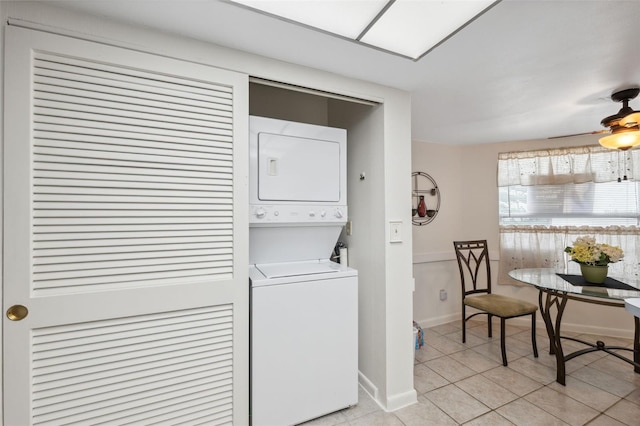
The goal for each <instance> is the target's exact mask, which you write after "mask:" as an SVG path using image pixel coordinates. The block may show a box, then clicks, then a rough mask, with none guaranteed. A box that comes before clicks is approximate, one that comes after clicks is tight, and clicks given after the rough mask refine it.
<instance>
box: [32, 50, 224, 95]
mask: <svg viewBox="0 0 640 426" xmlns="http://www.w3.org/2000/svg"><path fill="white" fill-rule="evenodd" d="M56 72H59V77H61V78H62V79H63V80H74V81H76V80H81V79H83V78H84V79H87V80H89V81H91V79H95V80H98V81H104V82H106V83H108V84H109V83H110V84H123V85H124V84H126V83H131V84H132V85H133V87H135V89H136V90H137V91H143V92H144V91H145V89H144V87H145V86H146V87H150V88H154V89H153V90H151V91H153V92H155V91H158V89H161V88H164V89H167V90H174V92H173V93H172V98H174V99H175V98H180V97H184V96H185V95H187V94H191V95H193V96H198V97H205V96H206V97H219V98H223V99H226V100H230V99H231V90H230V89H229V88H228V87H224V86H219V85H216V84H211V83H208V82H204V81H198V80H185V79H181V78H175V77H172V76H170V75H168V74H165V75H160V74H155V75H151V74H149V73H148V72H144V71H140V70H135V69H127V70H123V69H122V68H120V67H117V66H112V65H110V64H99V65H97V64H91V63H87V62H86V61H83V60H81V59H80V60H76V59H74V58H64V59H61V58H60V57H57V56H52V55H48V54H47V53H44V52H42V53H40V54H39V55H38V61H37V62H36V63H35V65H34V75H51V74H55V73H56Z"/></svg>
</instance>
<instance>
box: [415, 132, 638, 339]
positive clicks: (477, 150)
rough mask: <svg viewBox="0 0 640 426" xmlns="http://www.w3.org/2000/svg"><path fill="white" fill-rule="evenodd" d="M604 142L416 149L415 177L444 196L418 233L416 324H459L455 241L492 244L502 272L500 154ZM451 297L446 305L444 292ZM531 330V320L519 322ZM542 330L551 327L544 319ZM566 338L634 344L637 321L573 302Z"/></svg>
mask: <svg viewBox="0 0 640 426" xmlns="http://www.w3.org/2000/svg"><path fill="white" fill-rule="evenodd" d="M597 140H598V137H597V136H593V135H585V136H577V137H572V138H564V139H553V140H546V139H544V140H533V141H519V142H504V143H494V144H483V145H471V146H449V145H439V144H434V143H426V142H416V141H414V142H413V148H412V151H413V158H412V168H413V171H422V172H425V173H429V174H430V175H431V176H433V177H434V179H435V180H436V182H437V183H438V186H439V187H440V191H441V194H442V207H441V211H440V213H439V214H438V216H437V217H436V219H435V220H434V221H433V222H431V223H430V224H428V225H425V226H421V227H417V226H414V229H413V250H414V265H413V271H414V277H415V279H416V290H415V292H414V300H413V306H414V318H415V319H416V321H418V322H419V323H420V324H421V325H422V326H424V327H429V326H433V325H436V324H441V323H444V322H447V321H452V320H456V321H458V320H460V318H461V317H460V316H461V306H460V295H461V289H460V279H459V273H458V266H457V263H456V261H455V257H454V253H453V245H452V241H454V240H456V239H461V240H467V239H486V240H487V241H488V243H489V250H490V253H489V254H490V258H491V259H492V265H491V267H492V275H493V278H494V282H495V278H496V277H497V272H498V260H499V259H498V244H499V231H498V190H497V184H496V173H497V159H498V153H500V152H506V151H527V150H534V149H544V148H554V147H555V148H557V147H566V146H578V145H596V144H597V143H598V142H597ZM441 288H443V289H445V290H447V292H448V294H449V297H448V299H447V300H446V301H444V302H442V301H440V300H439V297H438V296H439V290H440V289H441ZM493 289H494V292H496V293H499V294H504V295H507V296H512V297H518V298H522V299H525V300H529V301H530V302H532V303H535V304H537V303H538V299H537V296H538V292H537V291H536V290H535V289H533V288H529V287H516V286H509V285H495V284H494V287H493ZM511 321H520V322H522V323H523V324H525V323H527V322H528V320H526V319H522V320H520V319H514V320H511ZM538 322H539V324H540V327H544V325H543V323H542V320H541V318H540V317H538ZM562 327H563V330H567V331H581V332H591V333H596V334H603V335H611V336H623V337H632V336H633V317H632V316H631V315H630V314H628V313H627V312H626V311H625V310H624V309H620V308H612V307H603V306H597V305H594V304H587V303H578V302H572V301H570V302H569V303H568V304H567V308H566V310H565V314H564V318H563V323H562Z"/></svg>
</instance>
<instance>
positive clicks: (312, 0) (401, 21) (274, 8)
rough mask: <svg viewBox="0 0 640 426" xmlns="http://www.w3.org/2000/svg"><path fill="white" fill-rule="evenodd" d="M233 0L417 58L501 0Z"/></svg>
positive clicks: (271, 13) (287, 18) (233, 0)
mask: <svg viewBox="0 0 640 426" xmlns="http://www.w3.org/2000/svg"><path fill="white" fill-rule="evenodd" d="M231 1H232V2H234V3H239V4H242V5H245V6H247V7H249V8H252V9H256V10H260V11H262V12H265V13H267V14H270V15H275V16H278V17H280V18H284V19H286V20H289V21H293V22H297V23H299V24H304V25H307V26H310V27H314V28H317V29H320V30H323V31H326V32H329V33H332V34H335V35H339V36H342V37H346V38H349V39H352V40H354V41H360V42H362V43H365V44H368V45H370V46H374V47H377V48H380V49H383V50H387V51H389V52H393V53H397V54H399V55H402V56H406V57H410V58H413V59H417V58H420V57H421V56H423V55H424V54H425V53H426V52H428V51H429V50H430V49H432V48H433V47H434V46H436V45H438V44H439V43H441V42H442V41H443V40H445V39H446V38H447V37H449V36H451V34H453V33H455V32H456V31H458V30H459V29H460V28H462V27H463V26H464V25H466V24H467V23H468V22H469V21H471V20H472V19H474V18H475V17H476V16H477V15H479V14H480V13H481V12H483V11H484V10H485V9H487V8H488V7H489V6H491V5H492V4H493V3H496V0H395V1H394V0H231ZM385 8H386V10H385ZM383 11H384V13H382V14H381V15H380V13H381V12H383ZM378 15H380V16H378ZM376 18H377V20H376ZM370 25H371V27H370V28H369V29H368V30H367V32H366V33H365V34H364V35H362V32H363V31H364V30H365V29H367V28H368V27H369V26H370ZM358 37H360V39H358Z"/></svg>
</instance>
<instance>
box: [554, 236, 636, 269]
mask: <svg viewBox="0 0 640 426" xmlns="http://www.w3.org/2000/svg"><path fill="white" fill-rule="evenodd" d="M564 251H565V253H569V255H570V256H571V260H573V261H574V262H578V263H580V264H582V265H591V266H607V265H608V264H609V263H615V262H617V261H619V260H620V259H622V258H623V257H624V252H623V251H622V249H621V248H620V247H617V246H611V245H609V244H603V243H596V239H595V238H593V237H579V238H577V239H576V240H575V241H574V242H573V247H567V248H565V249H564Z"/></svg>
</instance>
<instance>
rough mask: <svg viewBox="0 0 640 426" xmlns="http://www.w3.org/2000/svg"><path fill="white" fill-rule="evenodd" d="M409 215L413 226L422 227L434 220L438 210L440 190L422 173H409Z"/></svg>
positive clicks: (432, 180)
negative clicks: (410, 182)
mask: <svg viewBox="0 0 640 426" xmlns="http://www.w3.org/2000/svg"><path fill="white" fill-rule="evenodd" d="M411 180H412V184H411V215H412V219H411V221H412V222H413V224H414V225H417V226H422V225H426V224H427V223H430V222H431V221H433V219H435V217H436V215H437V214H438V211H439V210H440V189H439V188H438V184H437V183H436V181H435V180H434V179H433V178H432V177H431V176H429V175H428V174H426V173H424V172H413V173H411Z"/></svg>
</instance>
